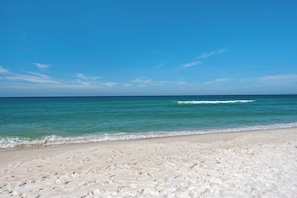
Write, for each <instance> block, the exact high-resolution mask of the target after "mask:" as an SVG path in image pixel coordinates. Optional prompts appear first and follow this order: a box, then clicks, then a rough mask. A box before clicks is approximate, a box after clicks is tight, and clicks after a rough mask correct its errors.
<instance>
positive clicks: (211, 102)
mask: <svg viewBox="0 0 297 198" xmlns="http://www.w3.org/2000/svg"><path fill="white" fill-rule="evenodd" d="M250 102H255V100H191V101H176V103H177V104H181V105H183V104H189V105H194V104H235V103H250Z"/></svg>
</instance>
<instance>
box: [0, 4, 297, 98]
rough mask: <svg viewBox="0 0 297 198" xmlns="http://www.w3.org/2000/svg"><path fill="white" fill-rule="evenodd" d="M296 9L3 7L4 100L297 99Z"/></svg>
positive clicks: (0, 80) (0, 62)
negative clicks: (267, 96)
mask: <svg viewBox="0 0 297 198" xmlns="http://www.w3.org/2000/svg"><path fill="white" fill-rule="evenodd" d="M296 10H297V1H295V0H284V1H279V0H249V1H239V0H224V1H221V0H208V1H205V0H187V1H180V0H141V1H140V0H86V1H82V0H50V1H49V0H26V1H17V0H0V97H10V96H114V95H116V96H118V95H119V96H121V95H210V94H211V95H216V94H217V95H222V94H224V95H228V94H297V12H296Z"/></svg>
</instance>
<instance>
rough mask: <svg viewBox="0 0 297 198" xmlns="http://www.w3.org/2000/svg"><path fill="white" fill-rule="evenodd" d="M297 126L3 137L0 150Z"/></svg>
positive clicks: (275, 125) (279, 127) (292, 126)
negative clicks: (34, 137) (36, 137)
mask: <svg viewBox="0 0 297 198" xmlns="http://www.w3.org/2000/svg"><path fill="white" fill-rule="evenodd" d="M286 128H297V122H292V123H282V124H271V125H254V126H245V127H237V128H225V129H209V130H193V131H159V132H143V133H140V132H139V133H116V134H98V135H86V136H77V137H62V136H56V135H52V136H46V137H43V138H41V139H37V140H36V139H35V140H30V139H28V138H19V137H5V138H1V139H0V151H1V150H6V149H23V148H39V147H47V146H55V145H65V144H77V143H95V142H106V141H122V140H138V139H147V138H160V137H174V136H184V135H198V134H208V133H227V132H244V131H258V130H273V129H286Z"/></svg>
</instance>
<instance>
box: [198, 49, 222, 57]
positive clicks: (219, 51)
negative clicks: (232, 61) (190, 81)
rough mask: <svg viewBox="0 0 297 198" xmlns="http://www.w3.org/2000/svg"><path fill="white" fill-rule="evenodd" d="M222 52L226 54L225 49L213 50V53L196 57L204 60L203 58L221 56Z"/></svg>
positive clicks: (205, 53)
mask: <svg viewBox="0 0 297 198" xmlns="http://www.w3.org/2000/svg"><path fill="white" fill-rule="evenodd" d="M224 52H227V48H222V49H219V50H214V51H211V52H204V53H203V54H201V55H200V56H198V57H197V59H205V58H208V57H211V56H215V55H219V54H222V53H224Z"/></svg>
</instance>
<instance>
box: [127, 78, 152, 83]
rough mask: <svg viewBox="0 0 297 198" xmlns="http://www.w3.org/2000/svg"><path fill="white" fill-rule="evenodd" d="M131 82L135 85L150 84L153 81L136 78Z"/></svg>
mask: <svg viewBox="0 0 297 198" xmlns="http://www.w3.org/2000/svg"><path fill="white" fill-rule="evenodd" d="M132 82H133V83H137V84H150V83H152V82H153V80H152V79H150V78H145V77H139V78H136V79H135V80H133V81H132Z"/></svg>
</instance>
